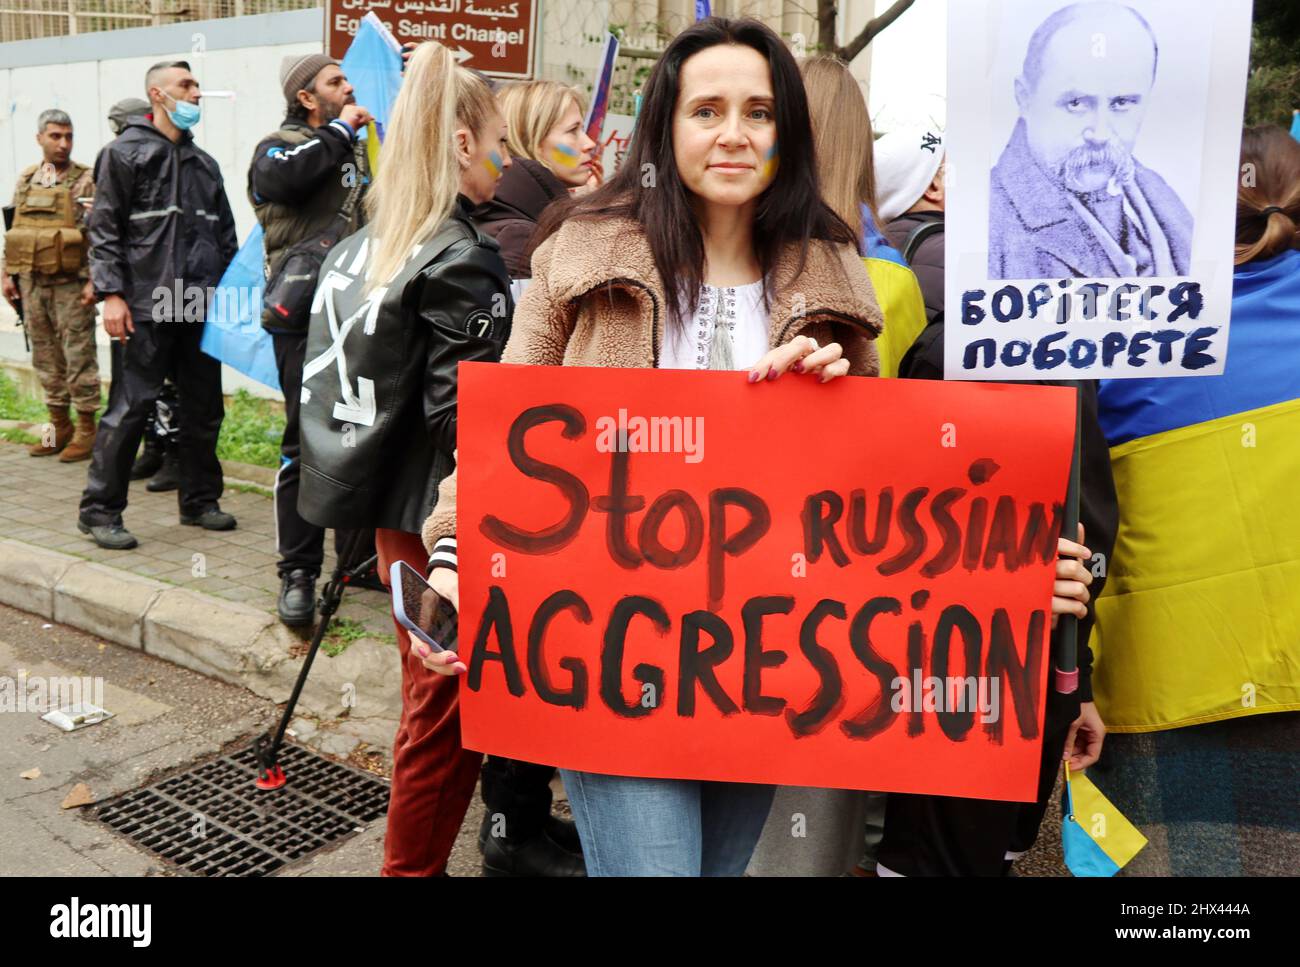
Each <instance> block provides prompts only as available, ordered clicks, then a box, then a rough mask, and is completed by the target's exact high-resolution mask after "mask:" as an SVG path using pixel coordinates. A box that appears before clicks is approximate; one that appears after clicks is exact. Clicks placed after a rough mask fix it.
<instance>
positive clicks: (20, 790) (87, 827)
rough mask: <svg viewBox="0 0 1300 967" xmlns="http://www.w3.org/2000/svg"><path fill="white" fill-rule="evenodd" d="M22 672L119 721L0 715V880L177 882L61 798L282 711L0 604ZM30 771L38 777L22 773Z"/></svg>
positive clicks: (336, 864)
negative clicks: (95, 685) (99, 689)
mask: <svg viewBox="0 0 1300 967" xmlns="http://www.w3.org/2000/svg"><path fill="white" fill-rule="evenodd" d="M24 676H25V677H26V678H27V680H28V681H29V682H31V681H32V680H33V679H36V678H41V679H46V680H48V679H51V678H71V677H76V678H81V677H90V678H102V679H103V683H104V685H103V690H104V702H103V704H104V705H105V707H107V708H108V709H109V710H110V711H112V712H114V713H115V717H114V718H112V719H109V720H107V721H105V722H103V723H101V724H99V725H94V726H91V727H89V728H84V729H80V730H78V731H76V732H66V733H65V732H62V731H60V730H58V729H57V728H55V727H54V726H52V725H49V724H47V723H45V722H43V721H41V719H40V713H39V712H36V711H26V710H21V709H20V710H15V711H8V713H7V714H0V843H3V844H4V848H3V850H0V875H9V876H12V875H28V876H168V875H175V870H174V868H172V867H170V866H169V865H168V864H167V863H166V862H165V861H164V860H161V859H159V858H158V857H156V856H154V855H153V854H151V853H149V852H148V851H146V850H144V849H142V848H140V847H137V846H135V845H134V844H132V843H130V842H129V841H128V840H126V839H124V838H123V837H121V836H119V835H118V834H116V833H115V832H113V831H112V830H109V829H107V828H106V827H104V826H102V825H100V824H98V823H95V822H93V821H91V820H90V819H89V817H88V816H85V815H83V814H82V813H83V810H82V809H80V808H67V809H65V808H62V805H61V804H62V803H63V801H64V799H65V797H66V796H67V795H68V793H69V792H70V791H71V790H72V788H73V787H74V786H75V785H76V784H78V783H84V784H86V785H87V786H89V788H90V792H91V798H92V801H94V802H98V801H102V800H104V799H107V798H109V797H111V796H115V795H117V794H119V793H122V792H126V791H127V790H130V789H134V788H136V787H138V786H141V785H143V784H145V783H146V782H147V781H148V780H150V778H151V777H153V776H156V775H158V774H160V773H163V772H167V771H170V770H173V769H178V768H181V767H184V766H187V765H189V764H191V763H193V762H196V761H198V760H200V759H203V758H206V757H210V756H213V755H216V754H219V753H223V752H232V751H236V750H237V749H239V748H240V747H241V746H243V745H246V744H247V743H249V742H250V741H251V740H252V739H253V737H254V736H256V735H259V734H261V733H262V732H263V731H265V730H266V729H267V728H268V727H270V725H271V724H273V723H274V722H275V721H277V719H278V715H279V709H278V708H277V707H276V706H275V705H273V704H272V703H270V702H267V701H265V700H264V699H260V698H258V697H257V696H255V695H253V694H252V693H250V692H248V691H245V690H244V689H242V688H238V687H236V686H233V685H227V684H224V683H222V682H218V681H215V680H213V679H210V678H207V677H205V676H203V675H200V674H198V673H196V672H192V671H189V670H188V669H184V668H180V667H179V666H176V665H173V664H171V663H170V662H166V661H163V660H161V659H157V658H153V657H151V656H149V655H145V654H143V653H141V652H138V651H134V650H132V649H129V648H123V647H120V646H118V645H113V644H105V643H103V642H100V641H97V640H96V639H95V638H94V637H92V636H90V635H87V634H84V633H82V632H80V631H77V630H75V629H72V628H67V627H64V626H60V625H53V624H50V623H49V622H46V621H44V620H43V619H41V618H38V617H35V616H33V615H30V614H27V613H25V612H22V611H16V610H14V609H12V608H8V607H5V606H3V605H0V677H5V678H8V679H9V681H8V682H5V683H4V687H6V688H10V689H14V692H13V694H15V695H17V694H18V692H17V688H18V682H19V680H20V679H21V678H23V677H24ZM34 769H35V770H39V775H38V776H36V777H35V778H23V777H22V774H23V773H28V774H31V770H34ZM565 805H567V804H565ZM561 811H564V810H563V807H561ZM482 816H483V806H482V802H481V800H480V799H479V797H478V796H475V799H474V803H473V805H472V806H471V807H470V811H469V814H468V815H467V816H466V818H465V823H464V825H463V826H462V828H461V832H460V836H459V838H458V840H457V843H456V847H455V849H454V850H453V852H452V856H451V861H450V865H449V870H448V871H449V872H450V873H451V875H452V876H477V875H479V856H478V848H477V844H476V843H475V841H474V840H475V833H476V831H477V830H478V826H479V823H480V821H481V819H482ZM383 837H384V822H383V820H382V819H380V820H377V821H375V822H372V823H371V824H369V826H368V827H367V828H366V829H365V831H364V832H361V833H358V834H356V835H355V836H353V837H352V838H351V839H348V840H346V841H344V842H342V843H340V844H338V845H337V846H334V847H332V848H329V849H327V850H324V851H322V852H320V853H318V854H316V855H315V856H313V857H310V858H308V859H306V860H304V861H301V862H299V863H296V864H293V865H291V866H288V867H285V868H283V869H282V870H280V871H278V872H277V873H276V874H275V875H277V876H374V875H377V873H378V870H379V865H380V862H381V859H382V854H383ZM1016 872H1017V874H1019V875H1021V876H1054V875H1062V874H1064V872H1065V870H1064V867H1063V866H1062V863H1061V852H1060V810H1059V809H1058V808H1056V806H1055V804H1054V805H1053V807H1052V809H1051V810H1050V811H1049V813H1048V817H1047V820H1046V821H1045V822H1044V824H1043V830H1042V833H1041V835H1040V836H1039V841H1038V845H1037V846H1036V847H1035V849H1034V850H1033V851H1032V852H1030V853H1029V854H1027V855H1026V856H1024V857H1022V858H1021V860H1020V861H1019V863H1018V864H1017V867H1016Z"/></svg>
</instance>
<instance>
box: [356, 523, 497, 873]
mask: <svg viewBox="0 0 1300 967" xmlns="http://www.w3.org/2000/svg"><path fill="white" fill-rule="evenodd" d="M375 550H376V551H377V552H378V554H379V573H380V575H381V576H382V577H383V580H384V581H385V582H387V581H388V571H389V568H390V567H392V564H393V562H394V561H405V562H406V563H407V564H409V565H411V567H413V568H415V570H416V571H418V572H419V573H420V574H423V573H424V568H425V564H426V562H427V560H428V554H427V553H425V550H424V544H423V543H421V541H420V537H419V535H418V534H408V533H405V532H404V531H394V530H383V529H380V530H377V531H375ZM393 624H394V625H395V626H396V628H397V647H398V648H399V649H400V651H401V655H402V718H401V721H400V722H399V723H398V726H397V737H396V739H395V740H394V742H393V786H392V791H391V792H390V794H389V801H388V834H387V836H386V837H385V839H384V866H383V870H382V875H383V876H439V875H441V874H442V873H444V872H445V871H446V869H447V857H448V856H449V855H450V854H451V847H452V845H453V844H454V843H455V842H456V834H457V833H458V832H460V827H461V823H463V822H464V821H465V812H466V810H468V809H469V804H470V801H471V800H472V799H473V798H474V786H475V784H476V783H477V781H478V774H479V767H480V765H481V764H482V761H483V756H482V755H481V754H480V753H478V752H469V751H466V750H465V749H463V748H462V747H461V744H460V702H459V700H458V697H459V688H460V682H458V681H457V680H456V678H454V677H449V676H444V675H439V674H438V673H437V672H434V671H430V670H429V669H427V668H425V667H424V666H423V665H422V664H420V658H419V655H417V654H415V653H414V652H413V651H412V650H411V639H410V637H409V636H408V635H407V633H406V629H404V628H403V627H402V626H401V625H398V624H397V622H396V621H394V622H393Z"/></svg>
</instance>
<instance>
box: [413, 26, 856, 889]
mask: <svg viewBox="0 0 1300 967" xmlns="http://www.w3.org/2000/svg"><path fill="white" fill-rule="evenodd" d="M778 145H779V148H780V150H779V154H778ZM812 145H813V141H812V133H811V131H810V130H809V126H808V105H807V100H806V98H805V96H804V90H803V83H802V81H801V80H800V76H799V69H798V67H797V65H796V64H795V61H794V58H793V57H792V56H791V54H790V52H789V51H788V50H787V49H786V46H785V44H784V43H783V42H782V40H781V39H780V38H779V37H778V36H777V35H776V34H775V33H773V32H772V31H771V30H770V29H769V28H767V27H766V26H764V25H762V24H761V23H758V22H757V21H753V20H735V21H731V20H724V19H721V18H713V19H709V20H705V21H702V22H700V23H697V24H695V25H694V26H693V27H691V28H689V29H687V30H685V31H683V32H682V33H680V34H678V36H677V37H676V38H675V39H674V40H673V42H672V43H671V44H670V45H669V46H668V48H667V50H665V51H664V54H663V57H662V58H661V59H660V60H659V63H658V64H657V65H656V67H655V69H654V72H653V73H652V74H651V76H650V79H649V81H648V83H647V85H646V88H645V95H644V99H643V101H642V108H641V116H640V119H639V121H638V125H637V131H636V134H635V135H634V137H633V143H632V145H631V147H630V149H629V154H628V157H627V160H626V162H625V164H624V165H623V166H622V167H621V168H620V170H619V172H618V173H617V174H616V175H615V176H614V177H613V178H612V179H611V180H610V181H609V182H608V183H606V184H605V185H604V186H603V187H602V188H600V189H598V190H597V191H595V192H594V193H592V194H590V195H588V196H586V197H584V198H581V199H574V200H571V201H569V202H562V203H558V204H556V205H554V206H552V207H551V208H549V209H548V210H547V212H546V214H545V215H544V216H543V219H542V222H541V225H540V227H539V230H538V235H537V241H538V242H539V243H540V244H539V246H538V248H537V249H536V251H535V253H534V255H533V263H532V268H533V283H532V286H531V287H530V288H529V289H528V291H527V292H526V293H525V294H524V297H523V299H522V300H521V301H520V303H519V306H518V307H517V309H516V312H515V318H514V329H513V333H512V336H511V339H510V342H509V343H508V345H507V347H506V353H505V356H504V360H505V361H507V362H514V363H528V364H534V365H538V364H541V365H554V366H559V365H571V366H616V367H643V368H663V369H715V370H716V369H729V370H744V371H746V372H747V374H748V379H749V382H750V383H758V382H759V381H761V380H775V379H778V378H780V377H782V376H784V375H787V374H789V376H790V377H792V378H805V379H807V378H811V379H816V380H818V381H820V382H827V381H829V380H832V379H835V378H837V377H840V376H845V375H849V374H853V375H857V376H873V375H875V374H876V373H877V371H878V362H877V356H876V351H875V346H874V345H873V341H874V339H875V338H876V336H877V335H878V334H879V332H880V329H881V316H880V309H879V307H878V306H877V304H876V300H875V296H874V294H873V292H872V289H871V284H870V281H869V280H868V277H867V273H866V269H865V268H864V267H863V264H862V261H861V260H860V259H859V258H858V254H857V238H856V237H855V234H854V232H853V230H852V229H851V228H850V227H849V226H848V225H847V224H845V223H844V221H843V220H842V219H840V218H839V217H838V216H837V215H836V214H835V213H834V212H832V211H831V209H830V208H829V207H827V206H826V205H825V204H824V203H823V202H822V201H821V200H820V192H819V189H818V184H817V175H816V170H815V166H814V160H813V147H812ZM615 267H616V268H615ZM455 506H456V504H455V481H454V479H447V480H445V481H444V483H443V486H442V487H441V488H440V493H439V499H438V503H437V507H436V509H435V511H434V513H433V515H432V516H431V517H430V518H429V520H428V522H427V523H426V524H425V528H424V536H425V543H426V545H428V546H429V547H430V549H431V551H432V552H433V557H432V559H431V565H432V566H433V571H432V573H431V575H430V583H431V584H432V585H433V587H434V588H435V589H436V590H438V591H439V593H441V594H443V596H444V597H446V598H448V599H449V600H450V601H452V602H453V603H458V586H457V581H456V572H455V538H454V536H453V535H454V530H455V520H456V516H455ZM425 664H426V665H428V667H430V668H432V669H434V670H435V671H437V672H440V673H442V674H460V673H462V672H463V671H464V670H465V667H466V666H465V664H464V663H463V662H461V661H460V659H459V658H458V656H457V655H455V654H454V653H446V652H444V653H442V654H439V655H431V656H429V657H428V658H426V659H425ZM563 772H564V782H565V787H566V789H567V790H568V793H569V797H570V802H571V804H572V806H573V811H574V817H575V819H576V820H577V823H578V829H579V832H580V834H581V836H582V840H583V847H584V852H585V854H586V857H587V871H588V874H589V875H592V876H619V875H632V876H635V875H651V874H660V875H676V876H701V875H703V876H738V875H740V874H742V873H743V872H744V869H745V865H746V863H747V862H748V861H749V857H750V854H751V852H752V851H753V848H754V843H755V842H756V841H757V839H758V835H759V832H760V831H761V829H762V827H763V822H764V820H765V819H766V818H767V813H768V809H769V807H770V805H771V801H772V787H771V786H763V785H754V784H746V783H724V782H703V781H688V780H668V779H644V778H631V777H623V776H607V775H597V774H594V773H584V772H573V771H568V770H563Z"/></svg>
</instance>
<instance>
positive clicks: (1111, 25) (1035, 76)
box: [944, 0, 1251, 380]
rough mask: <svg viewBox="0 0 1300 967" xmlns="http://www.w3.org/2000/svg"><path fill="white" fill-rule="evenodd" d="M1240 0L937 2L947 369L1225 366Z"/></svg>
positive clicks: (978, 374)
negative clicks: (944, 26) (941, 50)
mask: <svg viewBox="0 0 1300 967" xmlns="http://www.w3.org/2000/svg"><path fill="white" fill-rule="evenodd" d="M1250 21H1251V2H1250V0H1122V2H1083V3H1063V2H1062V0H960V2H955V3H952V4H950V5H949V13H948V31H949V32H948V83H949V87H948V102H949V103H948V130H947V134H946V137H945V141H946V145H947V150H948V160H947V201H946V222H947V228H946V244H947V252H946V279H945V306H946V325H945V347H944V368H945V374H946V376H947V378H949V379H967V380H970V379H990V380H1026V379H1030V380H1032V379H1066V380H1072V379H1114V378H1122V377H1151V376H1191V375H1205V376H1209V375H1217V374H1219V373H1222V372H1223V367H1224V363H1225V361H1226V359H1227V351H1228V323H1229V315H1230V309H1231V302H1232V270H1233V264H1232V259H1233V242H1234V238H1235V217H1236V200H1237V184H1238V178H1239V177H1241V172H1240V171H1239V168H1240V158H1239V154H1240V131H1241V126H1242V115H1243V106H1244V102H1245V90H1246V73H1247V66H1248V62H1249V55H1250Z"/></svg>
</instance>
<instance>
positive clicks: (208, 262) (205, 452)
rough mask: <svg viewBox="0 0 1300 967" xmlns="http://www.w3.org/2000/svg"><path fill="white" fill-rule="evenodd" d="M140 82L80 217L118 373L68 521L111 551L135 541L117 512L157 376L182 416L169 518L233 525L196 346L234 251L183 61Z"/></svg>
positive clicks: (215, 421) (211, 402)
mask: <svg viewBox="0 0 1300 967" xmlns="http://www.w3.org/2000/svg"><path fill="white" fill-rule="evenodd" d="M145 89H146V95H147V97H148V98H149V104H150V107H151V109H152V113H151V114H150V115H148V116H146V117H143V118H142V117H135V118H132V119H130V120H129V121H128V123H127V125H126V127H125V129H124V130H123V132H122V134H121V135H120V136H119V137H118V138H117V139H116V140H114V141H112V142H110V143H109V144H108V146H107V147H105V149H104V152H103V156H102V158H101V159H100V170H99V180H98V181H97V182H96V186H95V187H96V191H95V208H94V210H93V211H92V213H91V216H90V244H91V255H90V277H91V281H92V282H93V283H94V286H95V293H96V295H97V296H98V298H100V299H102V300H103V302H104V328H105V329H106V330H107V331H108V334H109V336H110V337H112V338H113V339H114V340H117V341H118V344H117V345H115V346H114V353H115V354H117V355H118V356H119V365H118V366H117V367H116V368H115V371H116V372H117V373H118V374H120V375H119V378H118V379H117V380H115V382H114V385H113V391H112V394H111V397H110V400H109V407H108V411H107V412H106V413H105V414H104V417H103V419H102V420H100V424H99V435H98V438H97V439H96V440H95V451H94V455H93V458H92V462H91V466H90V472H89V474H88V476H87V480H86V490H85V492H84V493H83V494H82V497H81V512H80V515H79V519H78V522H77V526H78V528H79V529H80V530H81V532H82V533H84V534H90V535H91V536H92V537H93V538H94V540H95V543H97V544H98V545H99V546H100V547H107V548H111V549H114V550H125V549H127V548H132V547H135V546H136V539H135V537H133V536H132V535H131V533H130V532H129V531H128V530H127V529H126V528H125V527H123V526H122V511H123V510H125V509H126V495H127V487H128V485H129V483H130V476H131V464H132V461H133V460H134V459H135V453H136V449H137V448H138V447H139V446H140V438H141V435H142V434H143V432H144V425H145V420H146V417H147V416H148V412H149V409H150V408H151V407H152V406H153V401H154V400H155V399H156V398H157V396H158V393H159V391H160V390H161V389H162V384H163V380H164V379H165V378H166V377H167V375H168V374H171V375H172V378H173V379H174V380H175V382H176V386H177V390H178V393H179V396H180V403H181V407H182V408H183V409H184V410H185V417H186V418H185V423H184V424H183V425H182V427H181V431H180V439H179V441H178V443H179V451H180V471H181V473H180V487H179V489H178V494H179V503H180V521H181V523H182V524H188V525H191V526H198V527H203V528H205V529H207V530H231V529H232V528H234V526H235V518H234V517H232V516H231V515H230V514H227V513H223V512H222V510H221V508H220V507H219V506H218V500H219V499H220V497H221V492H222V487H223V481H222V477H221V464H220V462H219V461H218V460H217V435H218V433H219V432H220V430H221V420H222V417H223V416H224V409H223V404H222V399H221V364H220V363H218V362H217V361H216V360H215V359H213V358H212V357H211V356H208V355H206V354H205V353H203V352H202V351H201V350H200V349H199V340H200V339H201V338H202V335H203V321H204V318H205V317H206V314H207V306H208V303H209V299H210V297H211V289H212V288H213V287H215V286H216V284H217V283H218V282H219V281H221V276H222V273H223V272H224V271H225V269H226V266H227V265H228V264H229V263H230V260H231V259H232V258H233V257H234V255H235V252H236V250H237V249H238V247H239V246H238V242H237V240H236V237H235V218H234V215H233V214H231V211H230V202H229V201H228V200H227V198H226V191H225V188H224V186H223V184H222V180H221V171H220V169H219V168H218V167H217V163H216V162H215V161H214V160H213V159H212V157H211V156H210V155H208V154H207V152H205V151H203V150H202V149H200V148H199V147H198V146H197V145H196V144H195V143H194V136H193V135H192V134H191V133H190V131H189V129H190V128H191V127H193V126H194V125H195V124H196V123H198V119H199V113H200V110H199V98H200V96H201V94H200V91H199V82H198V81H197V80H196V79H195V77H194V75H193V74H192V73H190V67H189V64H187V63H186V62H185V61H167V62H163V63H159V64H155V65H154V66H153V67H151V68H149V71H148V73H147V74H146V75H145Z"/></svg>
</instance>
